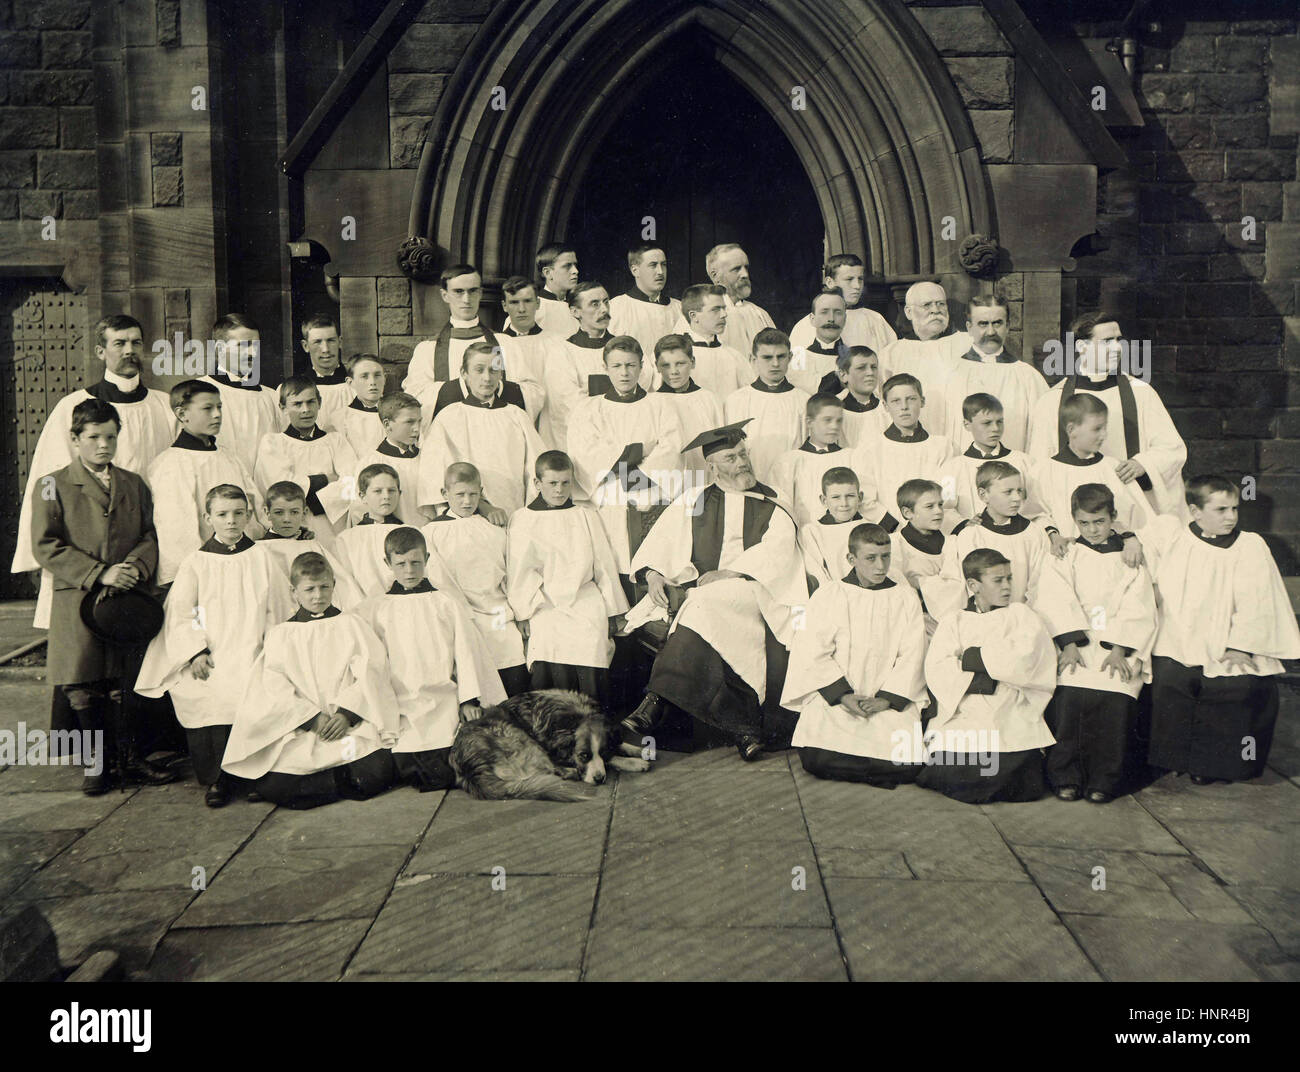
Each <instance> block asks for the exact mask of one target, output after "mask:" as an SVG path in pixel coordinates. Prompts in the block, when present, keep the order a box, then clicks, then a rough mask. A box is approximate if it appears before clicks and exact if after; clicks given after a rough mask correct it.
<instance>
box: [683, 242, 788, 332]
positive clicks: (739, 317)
mask: <svg viewBox="0 0 1300 1072" xmlns="http://www.w3.org/2000/svg"><path fill="white" fill-rule="evenodd" d="M704 270H705V271H706V272H708V273H709V279H711V280H712V281H713V282H714V283H716V284H717V285H718V286H721V287H726V288H727V297H726V311H727V323H726V326H725V327H724V328H723V329H722V331H721V332H720V333H719V334H718V338H719V339H720V340H721V341H722V344H723V345H724V346H730V347H731V348H732V349H733V350H735V351H736V352H737V353H739V354H746V355H748V354H749V353H750V349H751V346H752V344H753V341H754V336H755V335H757V334H758V333H759V332H760V331H762V330H763V329H764V328H773V327H776V324H775V323H773V321H772V318H771V317H770V316H768V315H767V311H766V310H765V309H762V308H760V307H759V306H757V305H755V304H754V303H753V302H751V301H750V300H749V295H750V294H751V293H753V290H754V285H753V283H752V282H751V281H750V278H749V255H748V254H747V253H746V252H745V251H744V250H743V249H741V248H740V246H738V245H737V244H736V243H735V242H723V243H722V244H721V245H717V246H714V247H713V248H712V249H711V250H709V252H708V253H707V254H706V255H705V257H704ZM687 330H688V325H687V323H686V320H685V317H684V316H683V317H681V318H679V319H678V321H677V323H676V325H675V326H674V327H673V331H674V332H675V333H677V334H685V333H686V331H687Z"/></svg>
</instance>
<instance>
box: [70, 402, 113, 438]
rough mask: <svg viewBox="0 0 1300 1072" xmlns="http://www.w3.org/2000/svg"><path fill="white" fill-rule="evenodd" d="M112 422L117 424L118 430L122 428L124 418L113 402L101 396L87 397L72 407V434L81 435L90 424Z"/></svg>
mask: <svg viewBox="0 0 1300 1072" xmlns="http://www.w3.org/2000/svg"><path fill="white" fill-rule="evenodd" d="M110 422H112V423H113V424H115V425H117V430H118V431H119V432H120V431H121V430H122V418H121V417H120V416H119V415H118V412H117V410H116V409H115V408H114V407H113V403H111V402H105V401H104V400H103V399H100V398H87V399H86V400H85V401H84V402H78V403H77V404H76V405H75V406H73V407H72V429H71V431H72V434H73V435H74V436H79V435H81V433H82V432H84V431H85V430H86V426H87V425H90V424H108V423H110Z"/></svg>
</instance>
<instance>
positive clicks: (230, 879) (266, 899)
mask: <svg viewBox="0 0 1300 1072" xmlns="http://www.w3.org/2000/svg"><path fill="white" fill-rule="evenodd" d="M409 852H410V850H409V849H408V847H407V846H405V845H384V844H379V845H370V846H355V845H333V846H330V847H329V848H320V849H292V850H290V851H287V852H286V851H283V850H281V849H278V848H275V847H273V846H272V847H266V846H259V845H255V846H253V847H251V848H250V849H249V850H247V851H245V852H242V853H240V854H239V855H238V856H237V857H236V858H235V859H234V860H233V861H231V863H230V864H229V865H228V866H227V867H224V868H222V870H221V874H220V875H218V876H217V877H216V880H215V881H214V882H213V883H212V884H211V885H209V886H208V888H207V889H206V890H204V891H203V892H202V893H200V894H199V896H198V897H197V898H195V900H194V902H193V903H192V904H191V905H190V906H189V908H187V909H186V910H185V913H184V915H182V916H181V918H180V919H179V920H177V921H176V924H175V926H176V927H223V926H231V925H235V924H240V923H249V924H252V923H304V922H307V921H310V920H326V919H373V918H374V916H375V914H376V913H377V912H378V911H379V909H380V908H381V907H382V906H383V904H384V901H385V900H386V899H387V897H388V893H389V891H390V890H391V889H392V887H393V881H394V880H395V879H396V878H397V873H398V871H399V870H401V867H402V864H404V863H405V862H406V857H407V854H408V853H409Z"/></svg>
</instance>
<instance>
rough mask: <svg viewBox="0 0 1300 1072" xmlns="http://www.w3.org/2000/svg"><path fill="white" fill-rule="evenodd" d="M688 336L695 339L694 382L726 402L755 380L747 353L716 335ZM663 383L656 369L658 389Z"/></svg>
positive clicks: (693, 344)
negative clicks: (728, 344) (734, 348)
mask: <svg viewBox="0 0 1300 1072" xmlns="http://www.w3.org/2000/svg"><path fill="white" fill-rule="evenodd" d="M684 334H685V335H686V336H687V338H689V339H690V340H691V355H692V356H693V357H694V358H695V367H694V368H693V369H691V380H692V381H694V382H695V383H698V384H699V385H700V386H701V387H702V388H703V389H704V390H706V391H712V392H713V393H714V394H715V395H716V396H717V397H718V399H719V400H722V399H725V398H727V397H728V396H729V395H731V394H732V393H733V392H735V391H739V390H740V389H741V388H742V387H744V386H745V385H746V384H749V383H750V382H752V381H753V379H754V370H753V367H752V365H751V364H750V360H749V358H748V357H747V356H745V354H741V353H738V352H737V351H735V350H733V349H732V348H731V347H730V346H727V345H725V344H724V343H723V342H722V341H721V340H720V339H719V338H718V337H717V336H716V335H714V336H711V337H709V338H705V337H704V336H703V335H699V334H696V333H695V332H694V331H687V332H685V333H684ZM646 360H647V361H648V360H650V358H647V359H646ZM662 383H663V379H662V377H660V375H659V373H658V371H657V370H656V371H655V374H654V386H655V388H656V389H657V388H658V387H659V386H660V385H661V384H662ZM710 427H713V428H716V427H718V426H717V425H711V426H710Z"/></svg>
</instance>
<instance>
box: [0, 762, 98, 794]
mask: <svg viewBox="0 0 1300 1072" xmlns="http://www.w3.org/2000/svg"><path fill="white" fill-rule="evenodd" d="M81 780H82V770H81V767H79V766H76V765H74V764H72V763H67V764H63V763H60V764H57V765H54V764H46V765H39V766H29V765H27V764H25V763H24V764H22V765H14V766H11V767H6V768H5V769H4V770H3V771H0V793H33V792H62V793H72V792H78V793H79V792H81Z"/></svg>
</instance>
